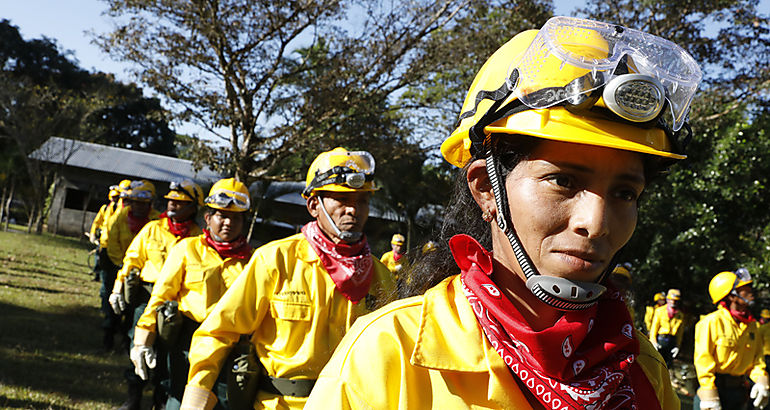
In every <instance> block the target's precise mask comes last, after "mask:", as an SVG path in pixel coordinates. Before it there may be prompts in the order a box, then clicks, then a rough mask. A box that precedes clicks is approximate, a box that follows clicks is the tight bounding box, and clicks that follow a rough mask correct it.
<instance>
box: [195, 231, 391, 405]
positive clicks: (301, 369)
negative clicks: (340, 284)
mask: <svg viewBox="0 0 770 410" xmlns="http://www.w3.org/2000/svg"><path fill="white" fill-rule="evenodd" d="M372 262H373V263H374V275H373V278H372V282H371V286H370V288H369V294H368V295H367V296H366V297H365V298H364V299H362V300H361V301H360V302H358V303H356V304H354V303H352V302H350V301H349V300H348V299H347V298H346V297H345V296H344V295H343V294H342V293H340V292H339V291H337V290H336V287H335V285H334V282H333V281H332V279H331V276H329V274H328V272H327V271H326V270H325V269H324V267H323V265H322V264H321V261H320V259H319V258H318V255H317V254H316V253H315V251H314V250H313V248H312V247H311V245H310V243H309V242H308V241H307V240H306V239H305V237H304V235H303V234H302V233H299V234H296V235H292V236H290V237H288V238H284V239H280V240H277V241H273V242H270V243H268V244H266V245H264V246H262V247H261V248H259V249H257V250H256V251H255V252H254V255H252V257H251V260H250V261H249V264H248V265H247V266H246V268H245V269H244V272H243V274H242V275H241V276H240V277H238V280H236V282H235V283H234V284H233V286H232V287H231V288H230V289H229V290H228V291H227V293H226V294H225V295H224V296H223V297H222V300H221V301H220V302H219V303H218V304H217V306H216V308H215V309H214V310H213V311H212V313H211V315H209V317H208V318H207V319H206V321H205V322H203V324H201V326H200V327H199V328H198V330H197V331H196V332H195V335H194V336H193V340H192V344H191V346H190V377H189V380H188V388H189V387H190V386H194V387H198V388H203V389H206V390H209V391H210V390H211V389H212V387H213V385H214V381H215V380H216V378H217V375H218V373H219V371H220V367H221V366H222V363H223V362H224V360H225V358H226V356H227V355H228V350H229V347H230V346H231V345H233V344H234V343H236V342H237V341H238V339H239V335H251V342H252V343H253V344H254V346H255V348H256V352H257V356H258V357H259V359H260V361H261V362H262V365H263V366H264V367H265V369H266V370H267V373H268V374H269V375H270V376H274V377H281V378H290V379H315V378H317V377H318V374H319V373H320V372H321V369H322V368H323V367H324V365H325V364H326V362H327V361H328V360H329V357H331V354H332V352H334V348H335V347H337V344H338V343H339V342H340V340H341V339H342V337H343V336H344V335H345V333H346V332H347V330H348V329H349V328H350V326H351V325H352V324H353V322H354V321H355V320H356V319H357V318H358V317H359V316H362V315H364V314H366V313H369V312H371V311H372V310H373V309H372V308H373V307H374V306H375V305H376V304H378V303H382V302H383V301H384V300H385V298H386V297H389V296H390V295H391V294H392V293H393V292H394V289H395V286H394V283H393V279H392V275H391V274H390V272H389V271H388V270H387V268H385V266H383V265H382V264H381V263H380V262H379V261H378V260H377V259H376V258H375V257H372ZM306 399H307V398H305V397H288V396H286V397H284V396H279V395H274V394H270V393H266V392H262V391H260V392H259V393H258V396H257V400H256V404H255V408H258V409H261V408H270V409H277V408H283V409H285V408H302V407H303V406H304V404H305V400H306ZM325 408H329V407H325Z"/></svg>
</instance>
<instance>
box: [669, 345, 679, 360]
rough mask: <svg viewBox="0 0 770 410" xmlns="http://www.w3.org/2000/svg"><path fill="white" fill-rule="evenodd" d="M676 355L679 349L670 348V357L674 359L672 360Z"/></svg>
mask: <svg viewBox="0 0 770 410" xmlns="http://www.w3.org/2000/svg"><path fill="white" fill-rule="evenodd" d="M678 355H679V348H678V347H674V348H672V349H671V357H674V358H675V357H676V356H678Z"/></svg>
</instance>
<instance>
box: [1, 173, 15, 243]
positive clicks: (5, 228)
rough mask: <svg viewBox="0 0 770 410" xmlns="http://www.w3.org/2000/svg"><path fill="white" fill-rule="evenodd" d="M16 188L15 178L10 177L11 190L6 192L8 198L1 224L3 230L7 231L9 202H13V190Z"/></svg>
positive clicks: (9, 218)
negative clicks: (4, 216) (3, 222)
mask: <svg viewBox="0 0 770 410" xmlns="http://www.w3.org/2000/svg"><path fill="white" fill-rule="evenodd" d="M15 188H16V180H15V179H14V178H11V192H10V193H9V194H8V199H6V201H5V213H6V214H7V215H6V218H5V225H4V226H3V230H4V231H8V224H9V223H10V222H11V204H12V203H13V191H14V190H15Z"/></svg>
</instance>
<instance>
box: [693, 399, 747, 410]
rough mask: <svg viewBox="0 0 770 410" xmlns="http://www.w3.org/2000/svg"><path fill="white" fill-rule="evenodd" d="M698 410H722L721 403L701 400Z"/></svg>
mask: <svg viewBox="0 0 770 410" xmlns="http://www.w3.org/2000/svg"><path fill="white" fill-rule="evenodd" d="M744 397H746V396H744ZM700 410H722V403H720V402H719V400H701V401H700Z"/></svg>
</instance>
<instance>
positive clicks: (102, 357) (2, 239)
mask: <svg viewBox="0 0 770 410" xmlns="http://www.w3.org/2000/svg"><path fill="white" fill-rule="evenodd" d="M88 250H89V246H88V245H87V244H84V243H80V242H78V241H77V240H74V239H69V238H62V237H52V236H49V235H42V236H40V235H27V234H24V233H11V232H0V407H2V408H32V409H108V408H114V407H117V406H119V405H120V403H121V402H122V400H123V399H124V398H125V396H124V395H125V393H124V392H125V390H126V386H125V383H124V381H123V376H122V374H123V370H124V369H125V368H126V367H127V364H128V359H127V357H126V355H125V354H124V353H115V352H112V353H107V352H105V351H104V349H103V347H102V345H101V335H102V333H101V328H100V322H101V317H100V313H99V303H100V302H99V283H98V282H94V281H93V280H92V275H91V272H90V270H89V268H88V267H87V266H86V258H87V254H88Z"/></svg>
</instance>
